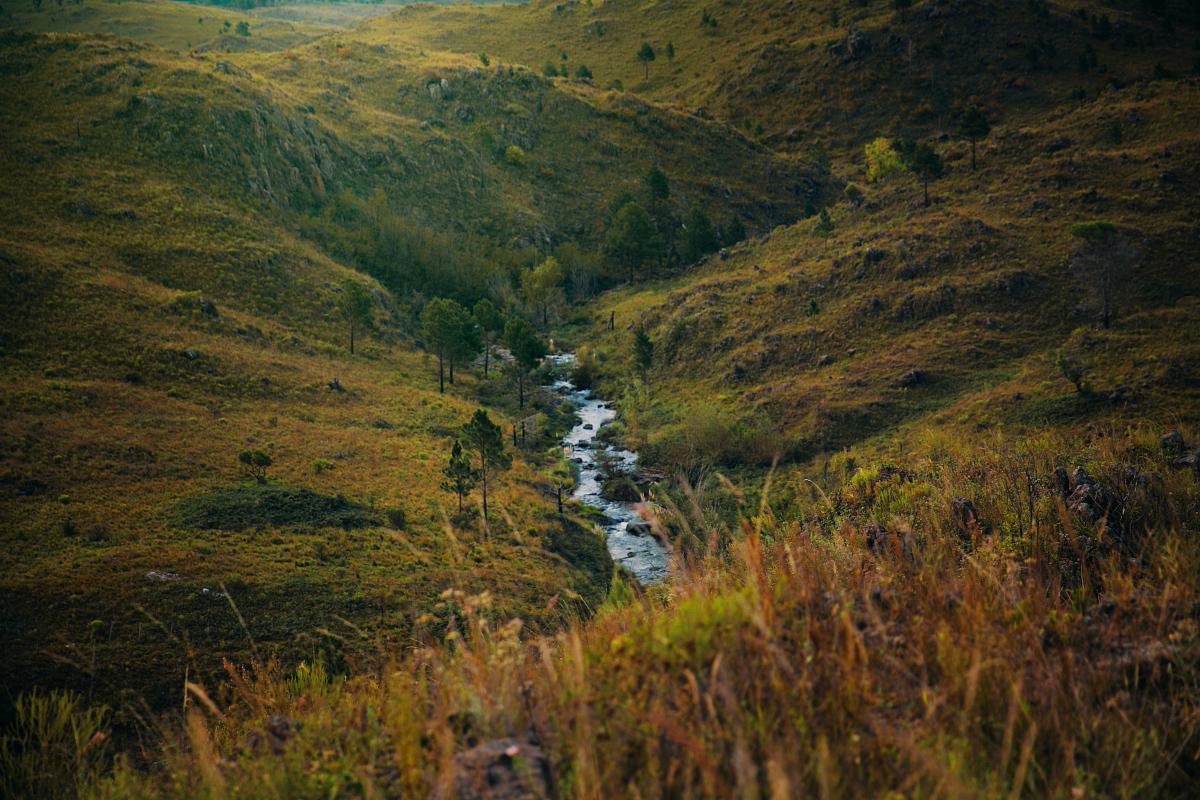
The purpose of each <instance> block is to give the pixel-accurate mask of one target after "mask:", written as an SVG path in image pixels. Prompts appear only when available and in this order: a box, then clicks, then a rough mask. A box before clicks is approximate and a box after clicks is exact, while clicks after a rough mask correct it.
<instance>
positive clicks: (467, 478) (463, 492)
mask: <svg viewBox="0 0 1200 800" xmlns="http://www.w3.org/2000/svg"><path fill="white" fill-rule="evenodd" d="M442 475H443V476H444V480H443V481H442V488H443V489H444V490H446V491H447V492H451V493H453V494H455V495H457V496H458V513H460V514H461V513H462V510H463V498H464V497H466V496H467V495H468V494H470V493H471V490H472V489H474V488H475V486H476V484H478V483H479V470H477V469H475V467H473V466H472V465H471V459H470V457H469V456H468V455H467V454H466V453H464V452H463V448H462V443H461V442H459V441H458V440H457V439H456V440H455V441H454V447H453V448H451V450H450V461H449V463H447V464H446V467H445V468H444V469H443V470H442Z"/></svg>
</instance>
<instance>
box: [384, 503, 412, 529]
mask: <svg viewBox="0 0 1200 800" xmlns="http://www.w3.org/2000/svg"><path fill="white" fill-rule="evenodd" d="M384 514H385V515H386V516H387V522H388V525H390V526H391V527H392V528H393V529H395V530H398V531H402V530H404V529H405V528H407V527H408V515H407V514H405V513H404V509H403V508H389V509H387V511H385V512H384Z"/></svg>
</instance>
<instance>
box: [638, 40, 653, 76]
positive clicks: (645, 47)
mask: <svg viewBox="0 0 1200 800" xmlns="http://www.w3.org/2000/svg"><path fill="white" fill-rule="evenodd" d="M654 57H655V53H654V48H653V47H651V46H650V43H649V42H642V46H641V48H640V49H639V50H638V52H637V59H638V61H640V62H642V66H643V67H645V69H646V76H645V79H646V80H649V79H650V62H651V61H653V60H654Z"/></svg>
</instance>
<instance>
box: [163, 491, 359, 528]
mask: <svg viewBox="0 0 1200 800" xmlns="http://www.w3.org/2000/svg"><path fill="white" fill-rule="evenodd" d="M171 516H172V522H173V523H174V524H175V525H178V526H180V527H183V528H197V529H201V530H224V531H241V530H246V529H247V528H255V527H260V526H279V525H307V526H310V527H314V528H346V529H350V528H366V527H369V526H371V525H380V524H382V523H383V516H382V515H381V514H379V513H378V512H376V511H372V510H371V509H369V508H366V507H365V506H362V505H359V504H357V503H352V502H350V501H349V500H347V499H346V498H345V497H342V496H341V495H338V496H336V497H329V496H327V495H323V494H317V493H316V492H313V491H310V490H308V489H293V488H289V487H286V486H270V485H265V484H240V485H238V486H228V487H225V488H222V489H215V490H213V491H211V492H206V493H204V494H199V495H195V496H193V497H189V498H187V499H185V500H183V501H182V502H181V503H179V504H178V505H177V506H176V507H175V509H174V510H173V512H172V515H171Z"/></svg>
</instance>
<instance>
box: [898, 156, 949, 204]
mask: <svg viewBox="0 0 1200 800" xmlns="http://www.w3.org/2000/svg"><path fill="white" fill-rule="evenodd" d="M892 149H893V150H895V151H896V154H897V155H898V156H899V157H900V162H901V163H902V164H904V166H905V168H906V169H908V171H909V172H911V173H912V174H913V175H916V176H917V180H919V181H921V186H922V188H923V189H924V192H925V205H926V207H928V206H929V184H930V182H931V181H935V180H937V179H938V178H940V177H942V174H943V173H944V172H945V169H946V165H945V163H944V162H943V161H942V157H941V156H939V155H938V154H937V151H936V150H934V149H933V148H932V147H930V146H929V145H927V144H925V143H924V142H917V141H913V140H912V139H897V140H895V141H894V142H892Z"/></svg>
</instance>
